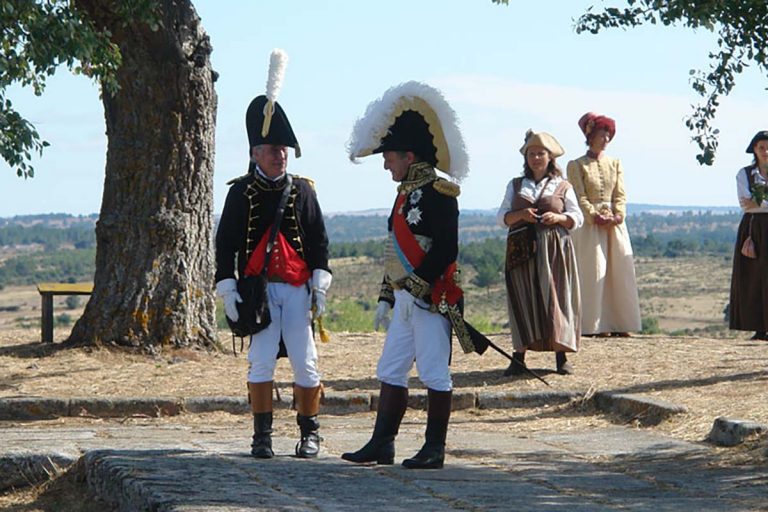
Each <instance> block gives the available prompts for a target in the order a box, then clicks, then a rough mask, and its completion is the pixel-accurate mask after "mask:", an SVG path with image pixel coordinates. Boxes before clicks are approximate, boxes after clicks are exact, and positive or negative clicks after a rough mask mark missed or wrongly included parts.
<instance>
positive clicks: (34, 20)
mask: <svg viewBox="0 0 768 512" xmlns="http://www.w3.org/2000/svg"><path fill="white" fill-rule="evenodd" d="M102 4H103V5H102V6H101V8H103V9H112V10H113V11H114V15H115V17H116V18H117V19H123V20H125V22H126V24H127V23H128V22H129V21H136V20H138V21H140V22H144V23H147V24H149V25H150V26H151V27H152V28H153V30H157V29H159V28H160V27H161V26H162V24H161V22H160V17H159V14H158V11H159V7H158V3H157V0H120V1H117V2H112V1H104V2H102ZM76 5H77V2H74V1H71V0H0V27H3V30H2V31H0V157H2V158H3V159H4V160H5V161H6V162H7V163H8V165H10V166H11V167H12V168H14V169H15V170H16V174H17V175H18V176H23V177H25V178H31V177H33V176H34V169H33V168H32V166H31V165H30V163H29V161H30V159H31V157H32V155H33V154H34V153H37V154H42V151H43V148H45V147H46V146H48V143H47V142H45V141H42V140H41V139H40V136H39V134H38V133H37V131H36V130H35V128H34V126H32V125H31V124H30V123H29V122H28V121H26V119H24V118H23V117H22V116H21V114H19V113H18V112H17V111H16V110H15V109H14V108H13V106H12V104H11V102H10V100H8V99H6V98H5V91H6V90H7V88H8V87H9V86H11V85H12V84H21V85H22V86H24V87H32V89H33V91H34V93H35V94H36V95H38V96H39V95H41V94H43V92H44V90H45V82H46V79H47V78H48V77H49V76H51V75H53V74H54V73H55V72H56V70H57V69H58V68H59V67H60V66H66V67H67V68H68V69H69V70H70V71H71V72H73V73H75V74H80V75H84V76H86V77H88V78H90V79H93V80H96V81H97V82H99V83H100V84H101V87H102V92H107V93H108V94H112V93H114V92H116V91H117V89H118V85H117V81H116V79H115V72H116V71H117V69H118V68H119V67H120V65H121V57H120V49H119V48H118V46H117V45H116V44H114V43H113V42H112V41H111V36H112V34H111V33H110V32H109V31H108V30H106V29H103V28H98V27H96V26H95V25H94V24H93V23H92V22H91V20H89V19H88V18H87V17H86V16H85V15H84V14H83V12H81V11H79V10H78V9H77V7H76Z"/></svg>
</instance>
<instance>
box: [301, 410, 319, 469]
mask: <svg viewBox="0 0 768 512" xmlns="http://www.w3.org/2000/svg"><path fill="white" fill-rule="evenodd" d="M296 423H297V424H298V425H299V430H300V431H301V439H300V440H299V442H298V443H296V456H297V457H299V458H302V459H313V458H315V457H317V454H318V453H320V435H319V434H318V433H317V431H318V429H319V428H320V422H319V421H317V416H302V415H301V414H297V415H296Z"/></svg>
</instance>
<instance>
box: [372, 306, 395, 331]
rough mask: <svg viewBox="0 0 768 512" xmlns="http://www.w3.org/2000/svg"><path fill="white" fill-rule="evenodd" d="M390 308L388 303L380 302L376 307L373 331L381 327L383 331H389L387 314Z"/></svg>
mask: <svg viewBox="0 0 768 512" xmlns="http://www.w3.org/2000/svg"><path fill="white" fill-rule="evenodd" d="M391 309H392V306H390V305H389V302H387V301H384V300H380V301H379V305H378V306H376V317H375V318H374V319H373V330H374V331H378V330H379V327H382V328H383V329H384V330H385V331H386V330H387V329H389V312H390V310H391Z"/></svg>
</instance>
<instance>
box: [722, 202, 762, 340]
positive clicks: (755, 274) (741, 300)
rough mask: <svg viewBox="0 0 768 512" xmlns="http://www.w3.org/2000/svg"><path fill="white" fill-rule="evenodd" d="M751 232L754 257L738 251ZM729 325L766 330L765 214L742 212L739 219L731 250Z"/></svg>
mask: <svg viewBox="0 0 768 512" xmlns="http://www.w3.org/2000/svg"><path fill="white" fill-rule="evenodd" d="M750 219H752V229H751V235H752V240H753V242H754V243H755V249H756V250H757V259H752V258H747V257H746V256H744V255H742V254H741V246H742V244H743V243H744V240H745V239H746V238H747V237H748V236H749V235H750ZM729 318H730V320H729V327H730V328H731V329H737V330H740V331H763V332H765V331H768V214H764V213H746V214H744V216H743V217H742V218H741V223H740V224H739V230H738V234H737V236H736V247H735V249H734V252H733V274H732V276H731V305H730V310H729Z"/></svg>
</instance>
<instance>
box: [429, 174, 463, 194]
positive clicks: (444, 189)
mask: <svg viewBox="0 0 768 512" xmlns="http://www.w3.org/2000/svg"><path fill="white" fill-rule="evenodd" d="M432 186H433V187H434V188H435V190H437V191H438V192H440V193H441V194H443V195H445V196H449V197H459V194H461V187H459V186H458V185H457V184H455V183H453V182H450V181H448V180H445V179H443V178H440V179H438V180H435V182H434V183H433V184H432Z"/></svg>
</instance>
